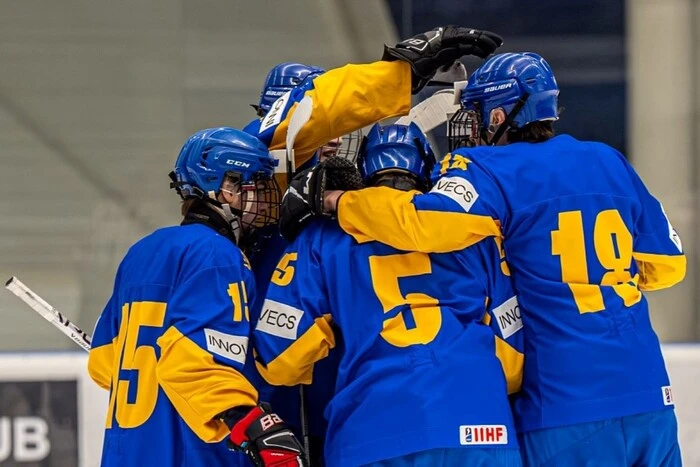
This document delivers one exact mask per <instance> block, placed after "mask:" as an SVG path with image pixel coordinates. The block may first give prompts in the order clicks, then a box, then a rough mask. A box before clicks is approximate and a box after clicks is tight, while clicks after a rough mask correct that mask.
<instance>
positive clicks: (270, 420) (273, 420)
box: [260, 413, 282, 431]
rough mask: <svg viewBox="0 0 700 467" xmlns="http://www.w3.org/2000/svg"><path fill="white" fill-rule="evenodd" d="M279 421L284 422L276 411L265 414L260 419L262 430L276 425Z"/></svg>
mask: <svg viewBox="0 0 700 467" xmlns="http://www.w3.org/2000/svg"><path fill="white" fill-rule="evenodd" d="M277 423H282V419H281V418H279V417H278V416H277V414H276V413H271V414H269V415H265V416H264V417H262V418H261V419H260V428H262V430H263V431H265V430H267V429H268V428H270V427H271V426H274V425H276V424H277Z"/></svg>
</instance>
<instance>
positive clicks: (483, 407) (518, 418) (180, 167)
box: [88, 26, 686, 467]
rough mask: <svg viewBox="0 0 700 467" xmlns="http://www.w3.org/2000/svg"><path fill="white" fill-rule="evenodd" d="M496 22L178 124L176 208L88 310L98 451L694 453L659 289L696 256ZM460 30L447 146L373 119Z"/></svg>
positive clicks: (463, 457)
mask: <svg viewBox="0 0 700 467" xmlns="http://www.w3.org/2000/svg"><path fill="white" fill-rule="evenodd" d="M501 44H502V39H501V38H500V37H499V36H498V35H496V34H494V33H491V32H488V31H481V30H476V29H471V28H461V27H454V26H447V27H442V28H436V29H434V30H432V31H428V32H426V33H423V34H419V35H416V36H414V37H412V38H409V39H407V40H404V41H402V42H399V43H398V44H396V45H395V46H393V47H388V46H386V47H385V48H384V54H383V57H382V60H380V61H378V62H374V63H370V64H360V65H346V66H344V67H340V68H337V69H333V70H329V71H324V70H323V69H320V68H317V67H311V66H306V65H301V64H292V63H284V64H280V65H278V66H276V67H275V68H273V70H272V71H271V72H270V74H269V75H268V77H267V80H266V83H265V87H264V88H263V91H262V95H261V98H260V101H259V103H258V105H256V106H254V107H255V110H256V111H257V116H258V118H256V119H255V120H253V121H252V122H251V123H250V124H248V125H247V126H246V127H245V128H244V129H243V130H237V129H233V128H229V127H220V128H209V129H204V130H201V131H198V132H197V133H195V134H194V135H192V136H191V137H190V138H189V139H188V140H187V141H186V142H185V144H184V146H183V147H182V149H181V151H180V154H179V156H178V157H177V160H176V162H175V166H174V169H173V170H172V172H171V173H170V178H171V180H172V182H171V185H170V186H171V188H173V189H174V190H175V191H176V192H177V194H178V195H179V196H180V197H181V199H182V207H181V211H182V216H183V220H182V223H181V224H180V225H178V226H170V227H164V228H161V229H158V230H156V231H155V232H153V233H152V234H150V235H148V236H146V237H145V238H143V239H141V240H139V241H138V242H137V243H136V244H134V245H133V246H132V247H131V249H130V250H129V251H128V253H127V254H126V256H125V258H124V259H123V261H122V262H121V264H120V266H119V268H118V270H117V273H116V278H115V283H114V291H113V294H112V296H111V298H110V300H109V302H108V303H107V305H106V307H105V309H104V311H103V312H102V314H101V316H100V318H99V320H98V322H97V324H96V326H95V333H94V337H93V343H92V349H91V351H90V356H89V361H88V370H89V373H90V375H91V377H92V379H93V380H94V381H95V382H96V383H97V384H99V385H100V386H101V387H103V388H105V389H107V390H109V391H110V397H109V408H108V413H107V418H106V430H105V439H104V445H103V452H102V465H103V466H113V465H114V466H120V467H125V466H151V465H153V466H185V465H187V466H207V467H211V466H214V465H241V466H245V465H257V466H303V465H311V466H317V465H329V466H360V465H370V466H387V467H388V466H391V467H394V466H397V467H398V466H440V465H446V466H452V465H455V466H462V465H466V466H521V465H526V466H579V465H581V466H584V465H591V466H623V465H629V466H633V465H634V466H678V465H681V454H680V448H679V445H678V440H677V424H676V417H675V413H674V406H673V396H672V392H671V386H670V383H669V379H668V375H667V373H666V369H665V364H664V360H663V356H662V354H661V349H660V345H659V341H658V338H657V336H656V334H655V332H654V330H653V329H652V326H651V322H650V318H649V309H648V305H647V301H646V299H645V297H644V295H643V294H642V291H652V290H658V289H662V288H666V287H671V286H673V285H675V284H677V283H678V282H680V281H681V280H682V279H683V277H684V275H685V268H686V259H685V256H684V254H683V250H682V245H681V241H680V238H679V237H678V235H677V233H676V232H675V230H674V229H673V227H672V225H671V223H670V221H669V220H668V217H667V216H666V214H665V212H664V210H663V207H662V205H661V204H660V203H659V201H657V200H656V199H655V198H654V197H653V196H652V195H651V194H650V193H649V191H648V190H647V189H646V187H645V186H644V184H643V182H642V180H641V179H640V178H639V176H638V175H637V174H636V172H635V171H634V169H633V168H632V167H631V165H630V164H629V163H628V162H627V160H626V159H625V158H624V156H622V155H621V154H620V153H619V152H617V151H616V150H614V149H613V148H611V147H609V146H607V145H605V144H602V143H595V142H584V141H578V140H576V139H574V138H573V137H571V136H568V135H556V134H555V132H554V122H555V121H556V120H558V118H559V108H558V96H559V89H558V86H557V83H556V79H555V77H554V74H553V72H552V70H551V68H550V66H549V65H548V64H547V62H546V61H545V60H544V58H542V57H541V56H539V55H537V54H534V53H529V52H524V53H504V54H496V55H492V54H493V53H494V52H495V51H496V50H497V48H498V47H499V46H500V45H501ZM465 55H474V56H477V57H480V58H482V59H485V60H486V61H485V62H484V63H483V64H482V65H481V66H480V67H479V68H478V69H477V70H476V71H475V72H474V73H472V74H471V76H469V78H468V81H466V82H461V83H455V95H456V97H457V98H458V101H459V110H458V111H457V112H456V113H455V114H454V115H453V116H451V118H450V120H449V124H448V139H449V141H450V152H449V153H447V154H439V153H436V152H435V151H434V149H433V148H432V147H431V145H430V144H429V142H428V140H427V138H426V136H425V134H424V133H423V131H422V130H421V128H420V127H419V126H418V125H416V123H408V124H386V125H382V124H380V123H378V122H380V121H382V120H384V119H386V118H389V117H395V116H399V115H405V114H407V113H408V112H409V110H410V106H411V95H412V94H415V93H417V92H419V91H420V90H421V89H422V88H423V87H424V86H426V85H427V84H428V83H429V82H430V81H431V79H433V78H434V76H435V74H436V73H439V72H441V71H442V70H445V69H447V68H448V67H450V66H451V65H452V64H453V62H455V60H458V59H459V58H460V57H462V56H465ZM302 114H304V115H305V117H306V118H304V119H302V120H300V121H301V123H300V124H299V125H300V126H299V127H297V126H295V125H296V122H297V121H299V117H300V116H301V115H302ZM295 115H296V118H295ZM368 125H373V126H372V128H371V130H370V131H369V132H368V134H367V135H366V136H365V138H364V140H363V141H362V145H361V146H360V147H359V150H358V153H357V157H356V160H352V158H346V157H341V155H340V154H337V153H336V152H337V149H338V147H339V145H340V144H341V141H342V139H341V138H342V137H343V135H346V134H349V133H351V132H354V131H356V130H359V129H361V128H363V127H365V126H368ZM297 131H298V133H296V135H295V137H294V138H292V140H291V141H292V143H290V144H291V145H293V147H286V146H288V145H290V144H288V142H289V141H290V139H289V138H288V136H289V134H290V133H293V132H297ZM285 149H286V150H287V151H286V153H285V152H284V151H282V153H280V152H279V151H280V150H285ZM292 149H293V151H292ZM279 154H285V155H283V156H279ZM285 174H286V175H287V182H288V183H287V185H288V186H287V188H286V191H285V193H284V196H282V192H281V191H282V190H281V189H280V184H279V181H280V180H278V179H279V177H280V176H284V175H285Z"/></svg>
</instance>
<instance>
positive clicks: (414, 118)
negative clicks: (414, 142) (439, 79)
mask: <svg viewBox="0 0 700 467" xmlns="http://www.w3.org/2000/svg"><path fill="white" fill-rule="evenodd" d="M454 96H455V94H454V90H453V89H442V90H440V91H437V92H436V93H435V94H433V95H432V96H430V97H428V98H427V99H426V100H424V101H422V102H420V103H418V104H416V106H415V107H413V108H411V110H410V111H409V112H408V115H404V116H403V117H401V118H399V119H398V120H397V121H396V124H398V125H408V124H409V123H411V122H414V123H415V124H416V125H418V127H419V128H420V129H421V131H423V133H428V132H429V131H430V130H432V129H434V128H436V127H438V126H440V125H442V124H443V123H445V122H447V120H448V118H449V116H450V115H451V114H453V113H455V112H456V111H457V110H458V109H459V104H455V103H454V101H455V97H454Z"/></svg>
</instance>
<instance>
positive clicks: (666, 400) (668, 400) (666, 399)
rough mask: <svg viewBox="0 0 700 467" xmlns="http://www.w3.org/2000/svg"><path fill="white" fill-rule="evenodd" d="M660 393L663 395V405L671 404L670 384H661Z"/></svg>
mask: <svg viewBox="0 0 700 467" xmlns="http://www.w3.org/2000/svg"><path fill="white" fill-rule="evenodd" d="M661 394H662V395H663V396H664V405H673V392H672V391H671V386H662V387H661Z"/></svg>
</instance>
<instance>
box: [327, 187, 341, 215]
mask: <svg viewBox="0 0 700 467" xmlns="http://www.w3.org/2000/svg"><path fill="white" fill-rule="evenodd" d="M343 193H345V191H341V190H332V191H327V192H326V193H325V194H324V195H323V212H325V213H334V212H337V211H338V200H340V197H341V196H342V195H343Z"/></svg>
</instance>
